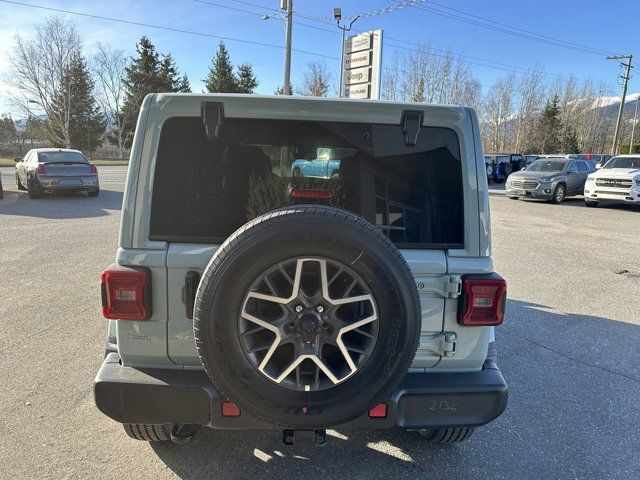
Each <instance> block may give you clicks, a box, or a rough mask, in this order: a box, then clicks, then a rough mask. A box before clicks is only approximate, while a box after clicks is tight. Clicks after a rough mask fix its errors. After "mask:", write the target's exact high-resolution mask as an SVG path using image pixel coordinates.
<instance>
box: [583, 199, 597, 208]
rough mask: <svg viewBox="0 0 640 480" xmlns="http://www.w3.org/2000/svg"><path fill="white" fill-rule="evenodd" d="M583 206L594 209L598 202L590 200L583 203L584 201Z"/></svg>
mask: <svg viewBox="0 0 640 480" xmlns="http://www.w3.org/2000/svg"><path fill="white" fill-rule="evenodd" d="M584 204H585V205H586V206H587V207H591V208H596V207H597V206H598V202H594V201H592V200H585V201H584Z"/></svg>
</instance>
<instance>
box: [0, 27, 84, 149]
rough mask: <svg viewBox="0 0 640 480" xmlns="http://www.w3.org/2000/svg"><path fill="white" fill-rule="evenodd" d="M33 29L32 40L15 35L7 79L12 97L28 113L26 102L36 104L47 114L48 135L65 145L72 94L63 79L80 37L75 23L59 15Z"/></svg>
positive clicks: (68, 138)
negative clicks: (11, 89)
mask: <svg viewBox="0 0 640 480" xmlns="http://www.w3.org/2000/svg"><path fill="white" fill-rule="evenodd" d="M34 32H35V34H34V37H33V38H32V39H26V38H24V37H22V36H21V35H19V34H16V36H15V46H14V48H13V52H12V54H11V55H10V56H9V63H10V65H11V69H12V72H11V75H10V76H9V79H8V80H9V84H10V85H11V87H13V89H14V91H15V94H14V95H13V98H12V100H13V102H14V103H15V104H16V106H17V107H18V108H20V109H22V110H27V111H28V113H31V112H30V107H29V105H30V104H32V103H38V104H39V105H40V106H41V107H42V109H43V110H44V113H45V114H46V115H47V119H48V122H47V124H48V126H49V127H50V128H48V130H49V133H50V134H51V136H52V137H59V138H56V140H57V141H58V142H59V143H60V144H63V145H65V146H66V147H67V148H68V147H70V145H71V136H70V131H69V130H70V128H69V126H70V120H71V110H72V102H73V95H72V92H71V91H70V88H71V87H70V84H69V82H64V79H65V75H66V74H67V72H68V71H69V67H70V65H71V61H72V59H73V58H74V56H75V55H79V54H80V50H81V42H80V37H79V36H78V33H77V31H76V28H75V26H74V24H73V23H71V22H69V21H67V20H64V19H63V18H60V17H49V18H48V19H47V20H46V21H45V22H44V23H43V24H41V25H36V26H35V27H34ZM65 85H67V87H66V88H65ZM54 103H55V104H56V105H55V108H54Z"/></svg>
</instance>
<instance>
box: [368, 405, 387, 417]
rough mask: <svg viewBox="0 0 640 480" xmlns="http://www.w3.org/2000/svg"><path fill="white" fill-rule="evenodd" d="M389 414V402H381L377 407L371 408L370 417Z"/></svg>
mask: <svg viewBox="0 0 640 480" xmlns="http://www.w3.org/2000/svg"><path fill="white" fill-rule="evenodd" d="M386 416H387V404H386V403H379V404H378V405H376V406H375V407H373V408H371V409H369V417H370V418H386Z"/></svg>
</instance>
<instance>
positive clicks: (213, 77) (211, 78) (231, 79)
mask: <svg viewBox="0 0 640 480" xmlns="http://www.w3.org/2000/svg"><path fill="white" fill-rule="evenodd" d="M202 81H203V82H204V86H205V88H206V89H207V92H210V93H234V92H237V91H238V78H237V77H236V76H235V75H234V73H233V65H231V60H230V58H229V52H228V51H227V47H225V45H224V42H220V44H219V45H218V52H217V53H216V56H215V57H214V58H213V59H212V65H211V66H210V67H209V73H208V75H207V78H205V79H204V80H202Z"/></svg>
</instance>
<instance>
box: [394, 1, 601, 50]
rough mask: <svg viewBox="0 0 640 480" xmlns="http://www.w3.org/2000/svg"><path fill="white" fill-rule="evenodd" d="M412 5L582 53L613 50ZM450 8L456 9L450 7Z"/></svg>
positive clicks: (454, 18) (447, 16)
mask: <svg viewBox="0 0 640 480" xmlns="http://www.w3.org/2000/svg"><path fill="white" fill-rule="evenodd" d="M393 1H395V2H398V1H400V0H393ZM432 3H433V2H432ZM434 5H435V4H434ZM411 7H412V8H415V9H418V10H422V11H424V12H430V13H435V14H436V15H440V16H443V17H446V18H450V19H453V20H457V21H459V22H463V23H467V24H470V25H476V26H479V27H482V28H486V29H489V30H494V31H497V32H502V33H506V34H508V35H512V36H515V37H520V38H525V39H527V40H532V41H536V42H539V43H544V44H547V45H553V46H557V47H562V48H567V49H570V50H574V51H579V52H582V53H588V54H591V55H598V56H602V55H606V54H609V53H611V52H607V51H606V50H600V49H597V48H592V47H588V46H585V45H579V44H574V43H570V42H567V41H565V40H562V39H558V38H554V37H549V36H546V35H540V34H536V33H534V32H529V31H527V30H523V29H519V28H517V27H513V26H509V25H506V24H500V23H499V22H494V21H493V20H488V19H483V20H473V19H471V18H465V17H463V16H461V15H458V14H455V13H449V12H447V11H443V10H439V9H437V8H434V7H426V6H422V5H411ZM444 8H449V7H444ZM449 10H454V9H451V8H449ZM456 11H458V12H462V11H461V10H456ZM462 13H463V15H468V16H469V17H475V18H482V17H477V16H475V15H471V14H466V13H464V12H462ZM492 23H493V25H492ZM501 25H503V26H501Z"/></svg>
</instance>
